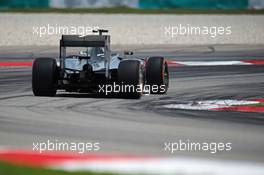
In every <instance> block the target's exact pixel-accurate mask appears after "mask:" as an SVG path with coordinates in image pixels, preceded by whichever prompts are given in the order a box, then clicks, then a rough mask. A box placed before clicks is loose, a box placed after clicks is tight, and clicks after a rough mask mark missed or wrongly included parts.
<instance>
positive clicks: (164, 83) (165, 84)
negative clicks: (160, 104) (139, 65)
mask: <svg viewBox="0 0 264 175" xmlns="http://www.w3.org/2000/svg"><path fill="white" fill-rule="evenodd" d="M146 80H147V84H148V85H150V91H151V93H152V94H165V93H166V92H167V91H168V88H169V71H168V64H167V62H166V60H165V59H164V58H163V57H150V58H149V59H148V61H147V65H146Z"/></svg>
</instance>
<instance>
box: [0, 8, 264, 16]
mask: <svg viewBox="0 0 264 175" xmlns="http://www.w3.org/2000/svg"><path fill="white" fill-rule="evenodd" d="M0 12H8V13H9V12H11V13H103V14H120V13H121V14H238V15H239V14H256V15H257V14H264V9H262V10H253V9H232V10H220V9H182V8H174V9H135V8H127V7H116V8H80V9H72V8H68V9H58V8H26V9H22V8H21V9H20V8H11V9H0Z"/></svg>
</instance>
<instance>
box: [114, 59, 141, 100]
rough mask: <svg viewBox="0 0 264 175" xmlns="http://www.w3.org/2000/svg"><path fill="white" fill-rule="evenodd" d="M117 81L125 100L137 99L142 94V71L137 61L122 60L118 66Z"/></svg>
mask: <svg viewBox="0 0 264 175" xmlns="http://www.w3.org/2000/svg"><path fill="white" fill-rule="evenodd" d="M118 81H119V84H120V85H121V87H122V89H121V90H122V91H121V94H122V95H123V96H124V97H125V98H134V99H138V98H140V97H141V96H142V94H143V85H144V78H143V71H142V67H141V64H140V62H139V61H138V60H123V61H121V62H120V64H119V66H118Z"/></svg>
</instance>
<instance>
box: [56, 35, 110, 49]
mask: <svg viewBox="0 0 264 175" xmlns="http://www.w3.org/2000/svg"><path fill="white" fill-rule="evenodd" d="M109 45H110V36H109V35H87V36H79V35H62V38H61V40H60V46H61V47H106V46H109Z"/></svg>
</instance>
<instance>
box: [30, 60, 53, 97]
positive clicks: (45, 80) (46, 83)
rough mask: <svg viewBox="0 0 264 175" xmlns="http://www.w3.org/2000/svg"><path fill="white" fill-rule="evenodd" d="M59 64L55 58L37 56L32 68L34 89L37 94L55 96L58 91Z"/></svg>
mask: <svg viewBox="0 0 264 175" xmlns="http://www.w3.org/2000/svg"><path fill="white" fill-rule="evenodd" d="M57 84H58V78H57V64H56V60H55V59H53V58H37V59H35V61H34V63H33V68H32V90H33V93H34V95H35V96H54V95H55V94H56V91H57Z"/></svg>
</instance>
